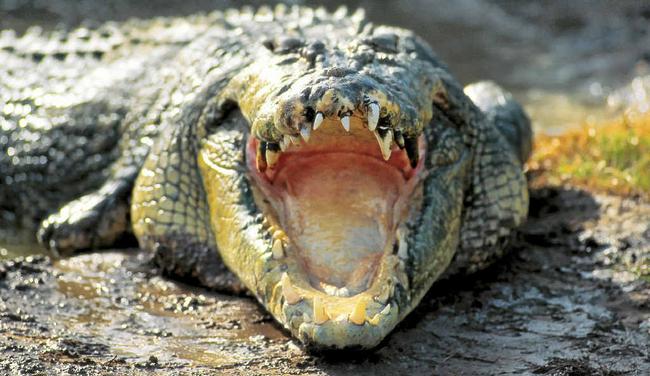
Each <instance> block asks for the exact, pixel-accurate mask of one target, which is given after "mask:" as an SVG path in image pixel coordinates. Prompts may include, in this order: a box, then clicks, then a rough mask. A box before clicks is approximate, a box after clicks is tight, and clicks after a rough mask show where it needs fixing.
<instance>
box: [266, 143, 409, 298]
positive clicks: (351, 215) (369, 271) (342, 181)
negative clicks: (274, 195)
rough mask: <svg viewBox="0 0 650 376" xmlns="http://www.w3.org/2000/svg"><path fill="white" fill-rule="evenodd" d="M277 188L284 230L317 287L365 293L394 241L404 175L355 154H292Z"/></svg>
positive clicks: (276, 182) (376, 161)
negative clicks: (394, 214)
mask: <svg viewBox="0 0 650 376" xmlns="http://www.w3.org/2000/svg"><path fill="white" fill-rule="evenodd" d="M285 163H286V165H285V167H284V168H283V169H282V170H281V172H280V173H279V174H278V176H277V177H276V179H275V181H274V185H275V186H276V187H277V188H278V189H279V191H280V192H282V195H283V197H282V200H283V204H284V211H283V212H284V218H283V219H282V222H283V223H282V226H283V228H284V229H285V231H286V233H287V235H288V236H289V239H290V240H291V242H292V244H293V247H292V249H294V251H293V252H295V254H294V256H295V257H297V259H298V260H301V262H302V263H303V266H304V268H305V272H306V273H307V275H308V276H309V277H310V282H311V283H312V285H313V286H314V287H315V288H320V289H322V288H323V284H322V283H325V284H327V285H333V286H336V287H344V286H345V287H347V288H348V290H349V291H350V292H351V293H358V292H360V291H363V290H365V289H366V288H367V287H368V285H369V282H370V281H371V280H372V277H373V275H374V273H375V271H376V270H377V266H378V263H379V260H380V259H381V256H382V254H383V252H384V248H385V246H386V242H387V240H388V238H389V237H391V239H392V235H390V234H392V233H393V232H394V229H393V223H392V221H393V207H394V205H395V202H396V200H397V199H398V197H399V194H400V187H401V186H403V184H404V179H403V178H402V176H401V174H400V173H399V172H398V171H397V169H395V168H394V167H391V166H389V165H387V164H386V163H383V162H381V161H379V160H377V159H376V158H372V157H367V156H363V155H359V154H354V153H327V154H316V155H313V156H300V157H297V156H287V160H286V161H285Z"/></svg>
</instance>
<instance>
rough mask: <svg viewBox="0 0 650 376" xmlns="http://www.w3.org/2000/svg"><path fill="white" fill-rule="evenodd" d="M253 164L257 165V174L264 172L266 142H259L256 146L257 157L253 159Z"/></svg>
mask: <svg viewBox="0 0 650 376" xmlns="http://www.w3.org/2000/svg"><path fill="white" fill-rule="evenodd" d="M255 163H256V164H257V170H258V171H259V172H264V171H266V167H267V164H266V142H264V141H260V142H259V143H258V144H257V155H256V157H255Z"/></svg>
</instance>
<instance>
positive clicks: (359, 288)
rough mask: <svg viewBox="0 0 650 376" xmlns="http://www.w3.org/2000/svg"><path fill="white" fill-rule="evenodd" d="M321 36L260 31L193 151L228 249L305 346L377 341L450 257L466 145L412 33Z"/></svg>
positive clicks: (221, 244) (436, 74)
mask: <svg viewBox="0 0 650 376" xmlns="http://www.w3.org/2000/svg"><path fill="white" fill-rule="evenodd" d="M323 35H327V33H324V32H323V31H318V30H317V31H315V35H314V36H313V37H311V36H310V35H301V36H300V37H299V38H298V37H296V38H291V37H283V38H275V39H273V38H272V39H269V40H267V41H265V42H264V44H265V45H266V47H267V48H265V49H264V48H260V51H259V54H260V56H258V57H256V58H255V59H254V60H253V61H254V62H253V63H252V64H250V65H248V66H247V67H245V68H244V69H243V70H242V71H241V72H240V73H239V74H238V75H237V76H236V77H234V78H233V79H232V81H231V82H230V83H229V84H228V86H227V88H226V90H225V91H224V98H226V100H227V101H228V102H229V103H236V111H234V113H236V114H237V115H236V116H239V117H240V118H241V119H240V120H241V121H239V122H237V121H235V122H233V124H231V125H229V126H222V127H220V128H219V127H218V128H217V130H216V131H215V133H214V134H213V135H212V136H210V137H207V138H206V141H205V142H204V144H203V146H202V151H201V153H200V156H199V164H200V167H201V169H202V175H203V177H204V182H205V188H206V191H207V194H208V199H209V205H210V211H211V218H212V227H213V231H214V233H215V237H216V240H217V246H218V249H219V252H220V254H221V257H222V259H223V260H224V262H225V263H226V265H227V266H228V267H229V268H230V269H231V270H232V271H233V272H234V273H235V274H236V275H237V276H238V277H239V278H240V279H241V281H242V282H243V283H244V284H245V285H246V286H247V287H248V288H249V289H250V291H251V292H252V293H253V294H255V296H256V297H257V298H258V300H259V301H260V302H261V304H262V305H264V307H265V308H266V309H267V310H268V311H269V312H270V313H271V314H272V315H273V316H274V317H275V319H276V320H277V321H278V322H280V323H281V324H282V325H283V326H284V327H286V328H287V329H288V330H290V331H291V332H292V334H293V335H294V336H296V337H297V338H299V339H300V340H301V341H302V342H303V343H305V344H307V345H310V346H314V347H317V348H370V347H373V346H376V345H377V344H378V343H379V342H380V341H381V340H382V339H383V338H384V337H385V336H387V335H388V333H390V331H391V330H392V329H393V328H394V327H395V326H396V325H397V324H398V323H399V322H400V321H401V320H402V319H403V318H404V317H405V316H406V315H407V314H408V313H409V312H410V311H411V310H412V309H413V308H414V307H415V306H416V305H417V303H418V302H419V301H420V299H421V298H422V296H423V295H424V293H425V292H426V291H427V290H428V289H429V287H430V286H431V284H432V283H433V282H434V281H435V280H436V279H437V278H438V277H439V276H440V274H441V273H442V272H443V271H444V270H445V268H446V267H447V266H448V265H449V263H450V261H451V259H452V256H453V255H454V252H455V249H456V248H457V245H458V237H459V227H460V217H461V208H462V197H463V194H462V193H463V190H464V187H465V182H466V175H467V174H466V170H467V165H468V163H467V161H468V159H469V157H468V154H469V152H468V149H467V148H466V146H465V144H464V143H463V137H462V135H461V133H460V131H459V129H458V128H457V127H455V126H453V125H452V124H451V122H450V121H448V120H443V119H446V118H445V117H444V116H442V115H440V114H441V111H442V110H441V108H442V107H444V106H442V107H441V106H438V105H434V103H436V102H438V103H443V102H444V100H445V99H444V97H445V88H444V85H443V84H442V82H443V81H442V79H441V75H444V73H445V72H446V71H444V69H442V68H440V66H439V65H438V63H437V62H436V61H435V58H434V57H433V55H432V53H431V52H430V51H429V49H428V48H427V47H426V46H425V45H424V44H423V42H421V41H420V40H419V39H418V38H417V37H415V36H414V35H412V34H411V33H409V32H407V31H404V30H401V29H393V28H385V27H377V28H372V29H368V30H366V31H364V32H362V33H358V32H357V31H354V30H352V28H351V30H349V33H348V32H336V33H332V35H331V36H330V37H323ZM445 77H446V76H445ZM443 104H444V103H443ZM232 116H235V115H232ZM435 119H440V120H439V121H438V120H435ZM242 124H245V128H244V125H242ZM225 140H229V141H225ZM233 161H237V162H236V163H235V162H233ZM242 173H244V174H243V177H242Z"/></svg>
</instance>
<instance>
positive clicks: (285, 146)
mask: <svg viewBox="0 0 650 376" xmlns="http://www.w3.org/2000/svg"><path fill="white" fill-rule="evenodd" d="M289 145H291V137H289V136H287V135H285V136H282V141H280V150H282V151H285V150H287V149H288V148H289Z"/></svg>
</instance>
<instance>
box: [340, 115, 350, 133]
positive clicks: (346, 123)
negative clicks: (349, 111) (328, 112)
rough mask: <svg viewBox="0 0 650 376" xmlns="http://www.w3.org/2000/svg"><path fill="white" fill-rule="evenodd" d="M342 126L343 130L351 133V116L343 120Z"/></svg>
mask: <svg viewBox="0 0 650 376" xmlns="http://www.w3.org/2000/svg"><path fill="white" fill-rule="evenodd" d="M341 124H343V129H345V131H346V132H350V117H349V116H343V117H342V118H341Z"/></svg>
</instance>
